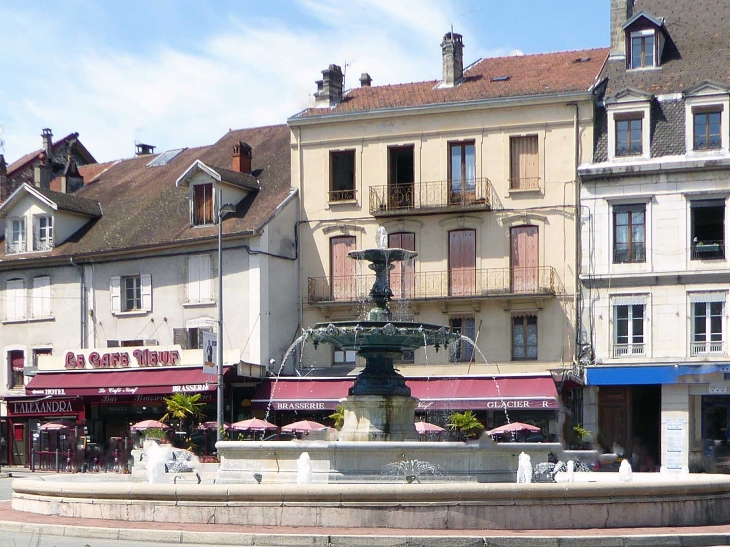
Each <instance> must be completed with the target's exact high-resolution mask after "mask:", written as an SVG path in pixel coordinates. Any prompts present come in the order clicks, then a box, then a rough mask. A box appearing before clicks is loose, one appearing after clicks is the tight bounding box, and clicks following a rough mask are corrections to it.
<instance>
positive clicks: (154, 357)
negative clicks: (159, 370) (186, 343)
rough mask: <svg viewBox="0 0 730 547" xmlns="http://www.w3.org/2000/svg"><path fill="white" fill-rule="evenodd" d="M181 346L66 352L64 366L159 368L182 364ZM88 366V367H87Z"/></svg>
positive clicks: (82, 367) (80, 367)
mask: <svg viewBox="0 0 730 547" xmlns="http://www.w3.org/2000/svg"><path fill="white" fill-rule="evenodd" d="M180 361H181V358H180V346H170V347H161V348H159V349H149V348H137V349H129V350H124V349H120V350H116V351H107V352H99V351H85V352H79V353H74V352H73V351H68V352H66V356H65V360H64V366H65V367H66V368H67V369H74V370H76V369H85V368H89V367H90V368H93V369H105V368H129V367H130V366H133V365H136V366H138V367H159V366H170V365H178V364H181V362H180ZM87 365H88V367H87Z"/></svg>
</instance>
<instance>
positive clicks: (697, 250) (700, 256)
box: [692, 241, 725, 260]
mask: <svg viewBox="0 0 730 547" xmlns="http://www.w3.org/2000/svg"><path fill="white" fill-rule="evenodd" d="M723 258H725V242H724V241H700V242H693V243H692V260H721V259H723Z"/></svg>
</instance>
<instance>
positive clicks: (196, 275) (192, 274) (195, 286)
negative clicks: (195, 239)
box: [188, 256, 200, 302]
mask: <svg viewBox="0 0 730 547" xmlns="http://www.w3.org/2000/svg"><path fill="white" fill-rule="evenodd" d="M199 301H200V257H199V256H191V257H189V258H188V302H199Z"/></svg>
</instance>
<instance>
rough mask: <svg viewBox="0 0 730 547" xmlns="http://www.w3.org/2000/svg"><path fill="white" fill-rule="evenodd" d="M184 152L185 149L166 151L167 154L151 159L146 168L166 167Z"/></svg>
mask: <svg viewBox="0 0 730 547" xmlns="http://www.w3.org/2000/svg"><path fill="white" fill-rule="evenodd" d="M183 150H185V148H175V149H173V150H168V151H167V152H163V153H162V154H160V155H159V156H157V157H156V158H155V159H153V160H152V161H151V162H149V163H148V164H147V167H160V166H162V165H167V164H168V163H170V162H171V161H172V160H173V159H175V158H176V157H177V155H178V154H179V153H180V152H182V151H183Z"/></svg>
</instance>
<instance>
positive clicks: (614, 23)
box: [610, 0, 634, 57]
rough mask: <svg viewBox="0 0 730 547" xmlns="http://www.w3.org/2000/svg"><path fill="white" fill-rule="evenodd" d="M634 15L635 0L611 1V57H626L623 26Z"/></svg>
mask: <svg viewBox="0 0 730 547" xmlns="http://www.w3.org/2000/svg"><path fill="white" fill-rule="evenodd" d="M632 15H634V0H611V53H610V56H611V57H625V56H626V33H625V31H624V29H623V24H624V23H625V22H626V21H628V20H629V19H630V18H631V16H632Z"/></svg>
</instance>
